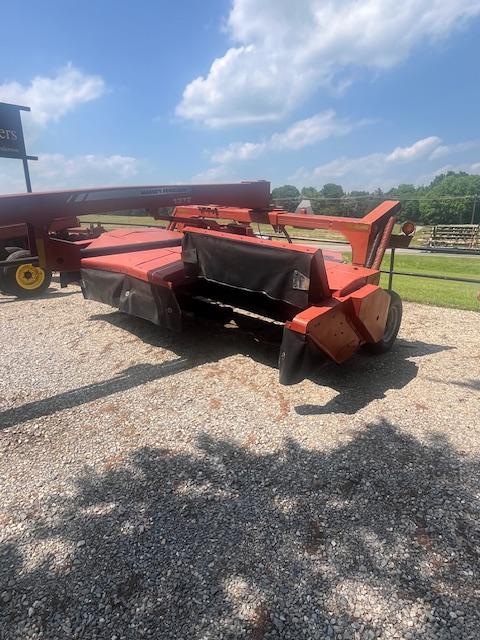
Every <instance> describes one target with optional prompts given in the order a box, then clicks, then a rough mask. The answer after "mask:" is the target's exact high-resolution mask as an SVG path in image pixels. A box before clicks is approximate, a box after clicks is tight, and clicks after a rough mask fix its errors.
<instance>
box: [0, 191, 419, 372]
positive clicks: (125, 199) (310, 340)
mask: <svg viewBox="0 0 480 640" xmlns="http://www.w3.org/2000/svg"><path fill="white" fill-rule="evenodd" d="M270 202H271V198H270V184H269V183H268V182H245V183H239V184H228V185H227V184H224V185H184V186H152V187H120V188H102V189H82V190H74V191H61V192H60V191H58V192H48V193H34V194H26V195H7V196H0V226H6V225H12V224H25V225H26V228H27V231H28V246H29V249H30V254H31V255H30V256H25V257H21V258H19V259H18V260H13V261H12V260H8V261H1V262H0V268H1V269H4V270H5V269H15V268H18V267H19V266H20V265H25V264H31V265H33V267H35V266H40V268H43V269H45V270H49V271H60V272H61V278H62V282H64V283H67V282H73V281H78V282H79V283H80V284H81V287H82V291H83V295H84V297H85V298H88V299H91V300H98V301H100V302H104V303H106V304H109V305H111V306H113V307H117V308H118V309H120V310H121V311H123V312H126V313H129V314H132V315H134V316H139V317H141V318H145V319H147V320H150V321H151V322H153V323H155V324H157V325H160V326H163V327H167V328H169V329H172V330H178V329H180V328H181V325H182V314H183V313H185V312H186V311H188V312H189V313H190V312H191V311H192V309H195V304H194V303H195V302H196V301H199V302H200V303H201V304H217V305H218V304H220V305H222V306H224V305H227V306H231V307H235V308H236V309H240V310H245V311H247V312H250V313H252V312H253V313H255V314H258V315H261V316H262V317H267V318H269V319H271V320H273V321H276V322H282V323H284V329H283V340H282V344H281V348H280V357H279V369H280V381H281V382H282V383H284V384H289V383H290V384H291V383H293V382H298V381H300V380H302V379H303V378H304V377H305V375H307V374H308V372H309V371H310V370H311V368H312V367H313V368H315V367H318V365H319V362H320V360H322V359H324V358H325V357H328V358H330V359H332V360H334V361H335V362H337V363H341V362H344V361H345V360H347V359H348V358H349V357H350V356H351V355H352V354H353V353H355V351H357V349H358V348H359V347H361V346H362V345H364V346H365V347H367V348H369V349H370V350H372V351H374V352H376V353H382V352H384V351H386V350H388V349H389V348H390V347H391V346H392V344H393V342H394V340H395V338H396V335H397V332H398V329H399V326H400V321H401V315H402V305H401V301H400V298H399V297H398V295H397V294H395V293H394V292H393V291H386V290H384V289H382V288H381V287H380V286H379V280H380V271H379V269H380V264H381V261H382V257H383V255H384V252H385V249H386V248H387V247H388V246H393V245H392V243H394V246H399V245H403V246H406V245H407V244H408V241H409V238H408V237H407V236H406V235H405V236H403V237H400V236H392V230H393V226H394V223H395V220H396V218H395V215H396V213H397V212H398V210H399V208H400V203H399V202H395V201H387V202H383V203H382V204H381V205H379V206H378V207H376V208H375V209H374V210H373V211H371V212H370V213H369V214H367V215H366V216H365V217H363V218H347V217H331V216H316V215H302V214H298V213H287V212H285V211H284V210H283V209H279V208H274V207H272V206H271V204H270ZM171 206H173V207H175V208H174V210H173V213H172V214H171V215H161V214H160V210H161V208H162V207H171ZM131 209H145V210H146V211H147V212H148V213H149V214H150V215H151V216H153V217H154V218H156V219H160V220H165V221H166V222H167V225H166V226H164V227H156V228H155V227H149V228H143V229H141V228H129V229H116V230H114V231H108V232H104V233H101V234H100V235H99V236H98V237H82V236H79V235H78V233H76V234H75V233H72V234H71V236H69V235H68V233H65V232H63V233H62V235H61V237H59V236H58V234H55V233H52V232H51V228H52V225H54V223H55V221H56V220H58V219H60V218H68V217H72V216H73V217H76V216H79V215H82V214H92V213H105V212H111V211H121V210H131ZM259 224H263V225H265V224H268V225H270V226H271V227H272V229H273V231H274V233H275V234H283V235H284V236H285V240H282V241H279V240H278V239H269V238H267V237H265V234H262V232H259V233H257V234H255V230H256V229H257V228H258V229H260V227H259V226H258V227H257V225H259ZM291 227H293V228H297V229H309V230H312V229H329V230H333V231H336V232H339V233H340V234H342V235H343V236H344V237H345V238H346V239H347V241H348V242H349V243H350V245H351V249H352V262H351V263H345V262H344V261H343V260H342V255H341V254H339V253H335V252H331V251H322V250H321V249H319V248H316V247H314V246H309V245H308V244H297V243H296V242H295V243H294V242H292V239H291V237H290V234H289V233H288V231H287V228H291Z"/></svg>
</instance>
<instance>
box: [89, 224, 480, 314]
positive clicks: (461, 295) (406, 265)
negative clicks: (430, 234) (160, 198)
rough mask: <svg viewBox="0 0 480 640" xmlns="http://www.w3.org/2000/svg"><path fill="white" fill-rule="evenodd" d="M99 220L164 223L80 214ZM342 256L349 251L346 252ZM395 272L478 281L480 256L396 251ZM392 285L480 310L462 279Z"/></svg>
mask: <svg viewBox="0 0 480 640" xmlns="http://www.w3.org/2000/svg"><path fill="white" fill-rule="evenodd" d="M91 221H101V222H102V224H104V225H113V226H121V225H122V224H125V223H127V224H132V223H133V224H139V225H164V224H165V222H162V221H155V220H153V219H152V218H150V217H149V216H142V217H140V216H135V217H132V216H118V215H103V216H98V215H97V216H83V217H82V222H84V223H85V222H91ZM260 231H261V232H262V233H270V232H271V228H270V227H268V226H267V225H260ZM290 232H291V233H292V234H293V235H298V236H303V237H306V238H311V237H318V238H328V239H332V240H333V239H339V238H341V236H339V235H338V234H332V233H329V232H328V231H327V232H322V231H320V232H317V231H315V232H313V231H308V230H307V231H305V230H300V229H295V230H293V229H292V230H290ZM344 255H345V258H347V259H348V258H349V254H348V253H345V254H344ZM389 262H390V257H389V256H388V255H387V256H386V257H385V259H384V261H383V264H382V269H388V268H389ZM395 271H409V272H412V273H425V274H433V275H445V276H451V277H460V278H472V279H475V280H480V257H478V258H477V257H472V258H465V257H447V256H439V255H434V256H433V255H428V254H411V255H410V254H397V255H396V256H395ZM387 282H388V276H386V275H383V276H382V285H383V286H387ZM393 288H394V289H395V291H397V292H398V293H399V294H400V295H401V297H402V298H403V299H404V300H410V301H412V302H421V303H423V304H433V305H438V306H441V307H454V308H457V309H471V310H474V311H480V301H479V300H478V297H477V296H478V295H479V293H480V285H479V284H467V283H463V282H444V281H441V280H431V279H427V278H413V277H406V276H394V279H393Z"/></svg>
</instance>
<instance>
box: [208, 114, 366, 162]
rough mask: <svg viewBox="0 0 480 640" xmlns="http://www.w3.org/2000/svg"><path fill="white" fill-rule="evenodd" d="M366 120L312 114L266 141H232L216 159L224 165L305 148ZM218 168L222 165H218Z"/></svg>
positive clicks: (218, 150)
mask: <svg viewBox="0 0 480 640" xmlns="http://www.w3.org/2000/svg"><path fill="white" fill-rule="evenodd" d="M365 122H366V121H362V122H358V123H352V122H348V121H347V120H339V119H338V118H337V117H336V114H335V111H332V110H329V111H324V112H323V113H318V114H316V115H314V116H312V117H311V118H306V119H305V120H298V121H297V122H294V123H293V124H292V125H291V126H290V127H288V129H286V130H285V131H283V132H281V133H274V134H273V135H272V136H270V138H268V139H267V140H264V141H263V142H232V143H231V144H229V145H228V146H227V147H224V148H223V149H217V150H216V151H214V152H213V153H212V157H211V159H212V162H216V163H218V164H220V165H225V164H230V163H233V162H241V161H245V160H251V159H253V158H257V157H258V156H260V155H261V154H262V153H265V152H267V151H286V150H297V149H303V148H304V147H307V146H309V145H313V144H316V143H317V142H320V141H322V140H326V139H327V138H330V137H332V136H341V135H347V134H348V133H350V131H352V129H354V128H355V127H358V126H362V125H363V124H365ZM217 169H218V167H217Z"/></svg>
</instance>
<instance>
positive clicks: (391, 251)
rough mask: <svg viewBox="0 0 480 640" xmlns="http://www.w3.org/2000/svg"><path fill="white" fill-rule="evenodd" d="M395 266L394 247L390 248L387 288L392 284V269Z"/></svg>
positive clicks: (390, 288) (390, 287)
mask: <svg viewBox="0 0 480 640" xmlns="http://www.w3.org/2000/svg"><path fill="white" fill-rule="evenodd" d="M394 266H395V247H392V248H391V249H390V271H389V272H388V289H389V291H391V290H392V284H393V270H394Z"/></svg>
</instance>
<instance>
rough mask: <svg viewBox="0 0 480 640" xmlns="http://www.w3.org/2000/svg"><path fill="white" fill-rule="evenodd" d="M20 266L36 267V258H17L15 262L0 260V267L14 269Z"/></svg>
mask: <svg viewBox="0 0 480 640" xmlns="http://www.w3.org/2000/svg"><path fill="white" fill-rule="evenodd" d="M20 264H33V265H35V266H37V265H38V264H39V262H38V256H27V257H25V258H18V259H17V260H0V267H16V266H18V265H20Z"/></svg>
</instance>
